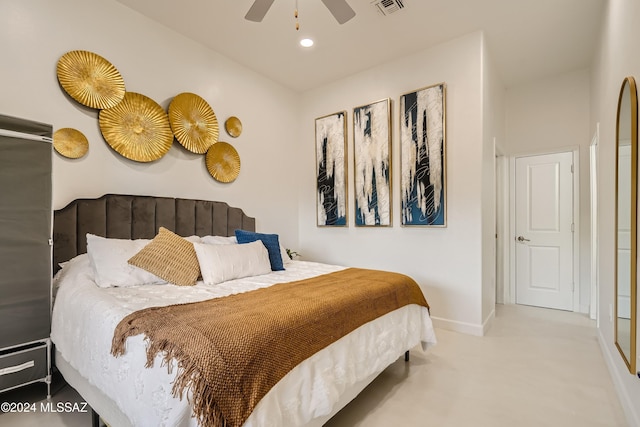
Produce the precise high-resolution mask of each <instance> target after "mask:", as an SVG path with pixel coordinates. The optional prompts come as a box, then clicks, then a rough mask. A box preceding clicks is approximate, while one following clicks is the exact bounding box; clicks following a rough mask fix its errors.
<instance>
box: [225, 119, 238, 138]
mask: <svg viewBox="0 0 640 427" xmlns="http://www.w3.org/2000/svg"><path fill="white" fill-rule="evenodd" d="M224 128H225V129H226V130H227V133H228V134H229V136H231V137H232V138H237V137H239V136H240V134H241V133H242V122H241V121H240V119H239V118H237V117H235V116H231V117H229V118H228V119H227V121H226V122H224Z"/></svg>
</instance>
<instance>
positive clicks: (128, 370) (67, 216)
mask: <svg viewBox="0 0 640 427" xmlns="http://www.w3.org/2000/svg"><path fill="white" fill-rule="evenodd" d="M255 228H256V227H255V219H254V218H251V217H249V216H247V215H246V214H245V213H244V212H243V211H242V210H241V209H239V208H234V207H230V206H228V205H227V204H226V203H223V202H212V201H203V200H190V199H177V198H165V197H152V196H133V195H114V194H109V195H105V196H102V197H100V198H97V199H79V200H75V201H73V202H72V203H70V204H69V205H68V206H66V207H64V208H63V209H60V210H58V211H55V212H54V251H53V253H54V271H55V272H56V276H55V278H54V294H55V300H54V308H53V313H52V331H51V338H52V341H53V343H54V345H55V365H56V367H57V369H58V370H59V371H60V372H61V374H62V375H63V377H64V378H65V380H66V381H67V383H68V384H70V385H71V386H72V387H73V388H75V389H76V390H77V391H78V392H79V394H80V395H81V396H82V397H83V398H84V399H85V400H86V402H87V403H88V404H89V405H90V406H91V407H92V409H93V410H94V411H95V413H97V414H99V416H100V418H102V419H103V420H104V421H105V422H106V423H108V424H109V425H111V426H123V427H125V426H154V427H155V426H175V427H187V426H188V427H196V426H198V425H201V423H200V422H199V419H200V420H201V421H202V419H203V418H202V417H195V416H194V411H195V409H194V401H196V402H197V399H194V397H197V396H194V394H193V390H192V389H191V388H189V387H187V388H186V389H185V391H184V395H183V396H182V398H179V396H176V393H174V390H173V386H174V385H175V383H176V382H177V377H178V376H179V375H180V373H181V372H183V371H184V366H183V363H182V361H180V362H177V361H176V360H174V359H172V358H170V357H169V358H167V357H165V356H166V354H164V355H163V353H162V352H159V353H158V354H156V355H155V356H149V354H148V351H147V350H148V346H149V339H148V337H147V336H146V335H145V334H144V333H143V334H133V335H132V336H128V337H125V338H124V339H123V342H125V340H126V342H125V344H123V345H124V346H123V348H122V350H123V351H122V354H120V355H118V357H114V353H113V349H114V347H115V344H114V343H115V339H114V331H117V330H118V328H119V325H121V324H123V323H126V322H125V321H124V320H123V319H128V318H129V317H130V316H133V315H135V314H138V313H141V312H143V311H145V310H151V311H153V310H156V309H158V310H164V309H167V310H170V309H173V308H174V307H178V306H180V307H183V306H184V307H186V306H191V305H192V304H207V303H216V304H217V303H220V302H221V301H227V300H229V299H230V298H235V297H236V296H239V295H241V294H242V295H253V294H258V293H260V292H270V291H271V290H273V289H276V288H278V287H280V286H285V285H293V284H294V283H302V281H305V282H304V283H307V281H309V280H315V279H316V278H318V277H321V276H327V275H332V274H343V273H346V272H347V270H348V269H346V268H345V267H343V266H337V265H327V264H320V263H314V262H305V261H291V260H289V259H288V258H287V257H286V254H285V253H283V252H284V249H283V248H282V247H281V246H280V248H279V249H280V251H281V259H282V261H283V267H284V269H282V270H278V271H269V272H268V273H267V272H265V274H257V275H249V276H246V277H240V278H234V277H233V276H230V277H232V278H231V280H226V279H225V277H221V278H218V280H222V281H221V282H219V281H218V282H214V283H216V285H215V286H210V285H207V284H206V283H203V282H202V280H203V278H205V273H206V274H209V273H207V272H206V270H205V269H204V265H203V264H201V266H202V268H203V269H202V272H201V273H202V275H201V278H200V280H198V282H197V283H196V285H195V286H175V285H173V284H170V283H166V282H162V281H159V282H158V283H154V284H146V282H144V281H142V282H141V283H143V282H144V283H145V284H140V285H137V286H128V285H127V286H124V285H123V286H117V287H114V286H101V283H100V279H101V278H103V276H102V273H100V272H97V270H96V265H94V263H98V264H100V263H103V261H99V262H98V261H96V260H95V259H90V256H89V255H91V256H92V257H93V258H96V257H97V256H98V254H100V252H99V251H98V250H97V249H96V248H98V247H100V246H99V245H98V244H97V243H96V242H100V244H103V243H105V244H106V243H109V244H113V243H114V242H118V244H123V245H124V244H126V245H127V248H129V249H128V250H130V246H131V245H132V244H133V243H131V242H140V243H139V245H140V246H139V247H140V248H144V247H146V246H147V245H149V241H151V242H153V241H154V240H156V239H157V237H158V236H160V234H162V232H163V231H166V232H167V233H171V232H173V233H175V234H176V235H179V236H183V237H187V238H188V239H190V240H189V241H193V242H198V243H195V244H194V246H195V247H196V248H200V249H202V248H204V247H205V246H206V249H207V250H209V249H211V247H210V246H208V245H206V244H205V243H209V244H214V245H230V246H229V247H228V248H225V250H231V249H233V250H237V248H239V247H243V250H248V247H249V246H251V245H238V244H237V243H236V240H237V238H235V239H234V237H235V236H236V230H246V231H247V232H248V233H252V232H254V231H255ZM159 230H160V232H159ZM167 230H168V231H167ZM87 234H88V235H89V236H90V238H91V239H92V240H90V242H91V243H90V246H91V248H92V250H91V251H90V252H92V254H87V240H88V237H87ZM101 239H103V240H101ZM140 239H146V240H140ZM205 239H208V240H207V241H206V242H204V243H203V241H204V240H205ZM181 240H182V239H181ZM107 241H108V242H107ZM120 241H122V242H120ZM125 241H126V243H125ZM143 243H144V244H143ZM231 245H235V246H231ZM265 245H266V244H265ZM255 246H256V247H257V246H261V249H260V250H262V248H263V247H262V245H260V244H256V245H255ZM105 247H111V246H108V245H107V246H105ZM218 248H219V247H218V246H216V250H218ZM256 249H257V248H256ZM111 252H114V251H113V250H112V251H111ZM115 252H117V251H115ZM221 253H222V252H221ZM261 254H262V252H260V256H262V255H261ZM105 258H110V255H109V254H107V255H105ZM114 258H117V256H116V255H114ZM110 265H111V264H108V263H107V264H105V265H102V267H101V268H102V269H103V271H104V269H107V270H108V269H109V266H110ZM61 266H63V268H62V269H61V270H60V268H61ZM118 268H119V267H118ZM118 268H112V269H111V270H109V273H107V274H111V273H114V272H116V270H117V269H118ZM129 268H135V267H131V266H129ZM58 270H60V271H58ZM128 271H131V270H128ZM136 271H137V270H136ZM122 274H124V273H122ZM127 274H128V273H127ZM207 277H208V276H207ZM117 279H118V278H115V279H113V280H114V282H115V281H117ZM126 280H132V281H133V282H135V280H134V279H129V276H127V277H126ZM141 280H142V279H141ZM127 283H128V282H127ZM334 294H335V292H334ZM345 294H346V292H345ZM219 306H221V307H224V305H222V304H221V303H220V304H219ZM198 307H200V306H198ZM160 318H162V317H160ZM435 343H436V338H435V334H434V331H433V327H432V324H431V319H430V317H429V311H428V306H424V305H418V304H408V305H404V306H402V307H400V308H397V309H393V310H391V311H388V312H385V314H383V315H381V316H379V317H376V318H374V319H373V320H371V321H367V322H366V323H364V324H363V325H362V326H359V327H357V328H356V329H354V330H352V331H351V332H348V333H346V334H345V335H344V336H342V337H340V338H338V339H337V340H335V341H334V342H332V343H331V344H329V345H326V346H324V347H323V348H322V349H320V350H319V351H317V352H314V353H313V354H311V355H309V357H306V356H305V357H304V358H303V359H302V360H301V361H300V363H298V362H296V364H295V366H293V367H292V368H291V369H290V370H287V373H285V374H283V376H282V377H281V378H279V379H278V380H277V381H276V382H275V384H274V385H273V386H271V387H270V388H268V392H266V394H264V395H263V396H261V398H260V399H259V401H258V402H257V404H255V407H252V408H251V411H250V413H249V415H248V417H246V419H245V418H243V419H242V420H243V421H242V425H244V426H247V427H250V426H303V425H304V426H320V425H322V424H324V423H325V422H326V421H327V420H329V419H330V418H331V417H332V416H333V415H335V413H337V412H338V411H339V410H340V409H341V408H343V407H344V406H345V405H346V404H347V403H348V402H350V401H351V400H352V399H353V398H354V397H355V396H357V394H358V393H360V391H362V390H363V389H364V388H365V387H366V386H367V385H368V384H369V383H370V382H371V381H372V380H373V379H374V378H375V377H376V376H377V375H379V374H380V372H382V371H383V370H384V369H385V368H386V367H387V366H388V365H389V364H391V363H393V362H394V361H396V360H397V359H398V358H399V357H402V355H403V354H406V355H407V356H408V350H409V349H411V348H413V347H415V346H417V345H420V344H421V345H422V348H423V349H424V350H426V349H427V348H428V347H430V346H431V345H433V344H435ZM148 357H151V360H150V362H151V363H147V362H148V361H149V359H148ZM145 365H147V367H145ZM149 365H150V366H149ZM228 424H229V425H231V424H232V423H228ZM202 425H203V424H202ZM211 425H213V424H211Z"/></svg>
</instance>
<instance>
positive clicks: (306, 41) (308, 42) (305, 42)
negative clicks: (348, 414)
mask: <svg viewBox="0 0 640 427" xmlns="http://www.w3.org/2000/svg"><path fill="white" fill-rule="evenodd" d="M300 46H302V47H311V46H313V40H311V39H309V38H305V39H302V40H300Z"/></svg>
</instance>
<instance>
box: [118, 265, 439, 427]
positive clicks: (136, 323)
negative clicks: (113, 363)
mask: <svg viewBox="0 0 640 427" xmlns="http://www.w3.org/2000/svg"><path fill="white" fill-rule="evenodd" d="M408 304H419V305H422V306H424V307H427V308H428V307H429V306H428V305H427V301H426V300H425V298H424V295H423V294H422V291H421V290H420V288H419V287H418V285H417V284H416V282H415V281H413V279H411V278H409V277H407V276H405V275H402V274H397V273H390V272H384V271H376V270H364V269H356V268H350V269H346V270H341V271H338V272H335V273H329V274H325V275H322V276H318V277H313V278H310V279H306V280H300V281H297V282H289V283H281V284H278V285H274V286H270V287H268V288H263V289H258V290H255V291H251V292H246V293H242V294H236V295H230V296H227V297H223V298H215V299H211V300H207V301H201V302H195V303H189V304H178V305H171V306H167V307H152V308H147V309H143V310H139V311H136V312H134V313H132V314H130V315H129V316H127V317H125V318H124V319H123V320H122V321H121V322H120V323H119V324H118V326H117V328H116V330H115V333H114V336H113V343H112V347H111V353H112V354H113V355H114V356H116V357H117V356H119V355H122V354H124V352H125V341H126V339H127V338H128V337H130V336H134V335H138V334H145V335H146V339H147V365H146V366H147V367H149V366H152V365H153V359H154V357H155V356H156V355H157V354H158V353H160V352H163V354H164V362H163V363H168V362H169V361H170V360H171V359H176V361H177V365H178V374H177V376H176V380H175V382H174V384H173V395H174V396H176V397H179V398H180V399H182V396H183V394H184V393H185V391H187V390H189V389H190V390H191V392H192V396H193V407H194V408H193V410H194V414H195V416H196V417H197V418H198V421H199V423H200V425H201V426H203V427H205V426H207V427H209V426H214V427H236V426H240V425H242V424H243V423H244V422H245V421H246V419H247V418H248V417H249V415H250V414H251V412H252V411H253V408H254V407H255V406H256V404H257V403H258V402H259V401H260V399H262V397H263V396H264V395H265V394H266V393H267V392H268V391H269V390H270V389H271V387H273V386H274V385H275V384H276V383H277V382H278V381H280V379H281V378H282V377H284V376H285V375H286V374H287V373H288V372H289V371H290V370H291V369H292V368H293V367H295V366H296V365H298V364H299V363H300V362H302V361H303V360H305V359H307V358H308V357H310V356H312V355H313V354H315V353H316V352H318V351H319V350H321V349H323V348H324V347H326V346H328V345H329V344H331V343H333V342H334V341H336V340H338V339H339V338H341V337H343V336H345V335H347V334H348V333H349V332H351V331H353V330H355V329H356V328H358V327H359V326H361V325H363V324H365V323H367V322H369V321H371V320H373V319H375V318H377V317H379V316H382V315H384V314H387V313H389V312H391V311H393V310H395V309H397V308H400V307H403V306H405V305H408Z"/></svg>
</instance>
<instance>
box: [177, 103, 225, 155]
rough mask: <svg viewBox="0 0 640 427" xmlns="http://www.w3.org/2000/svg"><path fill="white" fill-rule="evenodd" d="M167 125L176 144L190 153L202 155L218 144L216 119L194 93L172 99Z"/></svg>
mask: <svg viewBox="0 0 640 427" xmlns="http://www.w3.org/2000/svg"><path fill="white" fill-rule="evenodd" d="M169 123H170V125H171V130H172V131H173V134H174V135H175V137H176V139H177V140H178V142H179V143H180V144H181V145H182V146H183V147H184V148H186V149H187V150H189V151H191V152H192V153H197V154H204V153H206V152H207V150H208V149H209V147H211V146H212V145H213V144H215V143H216V142H218V135H219V129H218V119H217V118H216V115H215V113H214V112H213V109H212V108H211V106H210V105H209V104H208V103H207V101H205V100H204V99H202V98H201V97H200V96H198V95H196V94H194V93H188V92H184V93H181V94H179V95H176V96H175V97H174V98H173V100H172V101H171V103H170V104H169Z"/></svg>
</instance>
